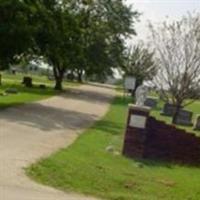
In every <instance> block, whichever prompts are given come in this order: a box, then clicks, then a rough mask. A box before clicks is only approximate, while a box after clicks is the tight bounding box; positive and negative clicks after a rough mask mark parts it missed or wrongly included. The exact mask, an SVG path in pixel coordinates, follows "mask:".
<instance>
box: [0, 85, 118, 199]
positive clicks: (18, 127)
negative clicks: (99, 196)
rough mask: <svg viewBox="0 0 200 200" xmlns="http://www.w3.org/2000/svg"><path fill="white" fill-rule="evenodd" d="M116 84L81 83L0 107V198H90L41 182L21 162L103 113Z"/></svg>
mask: <svg viewBox="0 0 200 200" xmlns="http://www.w3.org/2000/svg"><path fill="white" fill-rule="evenodd" d="M113 96H114V90H112V89H109V88H103V87H98V86H89V85H84V86H81V87H79V88H78V89H72V90H71V91H68V92H66V94H64V95H61V96H56V97H52V98H50V99H47V100H43V101H40V102H37V103H32V104H27V105H23V106H18V107H13V108H9V109H6V110H3V111H0V200H90V199H91V200H92V199H93V198H89V197H85V196H81V195H76V194H65V193H63V192H60V191H57V190H55V189H53V188H50V187H46V186H42V185H39V184H37V183H35V182H33V181H31V180H30V179H29V178H28V177H26V175H25V174H24V170H23V168H24V167H26V166H28V165H30V164H31V163H33V162H35V161H36V160H38V159H39V158H41V157H43V156H48V155H49V154H50V153H52V152H54V151H56V150H57V149H59V148H61V147H66V146H67V145H69V144H71V143H72V142H73V141H74V140H75V139H76V137H77V136H78V134H80V133H81V132H82V131H83V130H84V129H85V128H87V127H88V126H90V125H91V124H92V123H93V122H94V121H95V120H97V119H99V118H100V117H102V116H103V115H104V114H105V112H106V111H107V109H108V105H109V103H108V102H109V101H110V100H111V98H112V97H113Z"/></svg>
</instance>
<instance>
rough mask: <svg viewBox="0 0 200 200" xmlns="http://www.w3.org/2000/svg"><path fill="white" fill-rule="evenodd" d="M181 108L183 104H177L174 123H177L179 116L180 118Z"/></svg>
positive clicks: (173, 118)
mask: <svg viewBox="0 0 200 200" xmlns="http://www.w3.org/2000/svg"><path fill="white" fill-rule="evenodd" d="M180 109H181V104H177V105H176V110H175V113H174V115H173V117H172V124H176V123H177V118H178V115H179V111H180Z"/></svg>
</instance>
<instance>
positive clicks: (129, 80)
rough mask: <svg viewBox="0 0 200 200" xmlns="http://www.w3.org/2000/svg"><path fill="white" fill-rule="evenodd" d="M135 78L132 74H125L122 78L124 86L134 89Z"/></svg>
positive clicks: (127, 88)
mask: <svg viewBox="0 0 200 200" xmlns="http://www.w3.org/2000/svg"><path fill="white" fill-rule="evenodd" d="M135 82H136V79H135V77H133V76H127V77H125V80H124V87H125V89H126V90H134V89H135Z"/></svg>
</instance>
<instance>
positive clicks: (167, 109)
mask: <svg viewBox="0 0 200 200" xmlns="http://www.w3.org/2000/svg"><path fill="white" fill-rule="evenodd" d="M175 111H176V106H175V105H173V104H170V103H166V104H165V105H164V107H163V110H162V113H161V114H162V115H166V116H173V115H174V113H175Z"/></svg>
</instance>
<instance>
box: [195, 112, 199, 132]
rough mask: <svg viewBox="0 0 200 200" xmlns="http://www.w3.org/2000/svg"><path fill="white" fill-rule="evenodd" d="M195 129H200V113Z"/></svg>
mask: <svg viewBox="0 0 200 200" xmlns="http://www.w3.org/2000/svg"><path fill="white" fill-rule="evenodd" d="M194 130H197V131H200V115H198V116H197V119H196V122H195V126H194Z"/></svg>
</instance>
